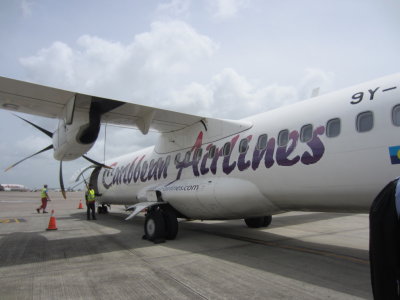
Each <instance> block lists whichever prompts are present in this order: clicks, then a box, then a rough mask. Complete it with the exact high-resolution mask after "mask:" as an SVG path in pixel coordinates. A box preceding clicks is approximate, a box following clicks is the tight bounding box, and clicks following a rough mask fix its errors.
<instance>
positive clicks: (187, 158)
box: [185, 151, 190, 163]
mask: <svg viewBox="0 0 400 300" xmlns="http://www.w3.org/2000/svg"><path fill="white" fill-rule="evenodd" d="M189 161H190V151H188V152H186V154H185V163H188V162H189Z"/></svg>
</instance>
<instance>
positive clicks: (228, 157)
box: [97, 75, 400, 219]
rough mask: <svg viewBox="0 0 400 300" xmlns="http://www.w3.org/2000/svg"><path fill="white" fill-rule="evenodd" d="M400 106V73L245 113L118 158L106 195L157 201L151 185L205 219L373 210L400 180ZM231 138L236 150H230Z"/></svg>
mask: <svg viewBox="0 0 400 300" xmlns="http://www.w3.org/2000/svg"><path fill="white" fill-rule="evenodd" d="M398 104H400V75H394V76H390V77H386V78H383V79H380V80H376V81H372V82H368V83H365V84H362V85H359V86H355V87H352V88H348V89H345V90H342V91H339V92H335V93H332V94H329V95H324V96H320V97H316V98H312V99H309V100H306V101H302V102H299V103H296V104H294V105H290V106H286V107H282V108H279V109H276V110H272V111H268V112H265V113H262V114H258V115H255V116H252V117H249V118H246V119H243V120H241V121H240V122H242V123H243V124H248V126H243V127H242V129H240V130H239V129H238V130H236V132H234V131H232V130H231V131H224V130H223V129H218V128H217V129H215V128H213V127H212V126H209V127H208V126H207V122H205V124H204V125H202V124H199V123H197V124H194V125H193V126H192V127H189V128H185V129H183V130H180V131H178V132H173V133H169V134H164V135H162V136H161V137H160V141H159V143H158V144H157V145H156V146H155V147H151V148H147V149H144V150H141V151H138V152H135V153H132V154H129V155H125V156H123V157H119V158H116V159H111V160H109V161H108V162H107V164H108V165H111V166H113V169H112V170H107V169H102V170H101V171H100V173H99V174H98V178H97V189H98V192H99V193H101V194H102V196H101V197H99V199H98V201H99V202H100V203H108V204H125V205H128V204H135V203H138V202H146V201H154V197H153V198H152V197H151V196H150V195H151V193H150V192H149V191H154V190H157V191H160V192H161V197H162V200H164V201H167V202H168V203H170V205H171V206H173V207H174V208H175V209H176V210H178V211H179V212H180V213H182V214H183V215H185V216H187V217H189V218H198V219H233V218H246V217H256V216H264V215H270V214H274V213H278V212H281V211H288V210H309V211H334V212H367V211H368V210H369V207H370V205H371V203H372V201H373V199H374V198H375V196H376V195H377V194H378V193H379V191H380V190H381V189H382V188H383V187H384V186H385V184H386V183H388V182H389V181H390V180H392V179H394V178H396V177H398V176H400V168H399V166H398V162H397V160H399V162H400V156H398V155H397V154H396V153H397V152H396V151H397V148H396V147H397V146H399V145H400V139H399V137H398V136H399V132H400V127H399V126H398V125H400V124H397V123H396V122H395V121H393V118H395V119H396V113H397V110H396V105H398ZM399 111H400V109H399ZM360 114H361V115H360ZM332 120H333V121H334V122H333V123H335V122H336V123H335V125H334V126H333V125H332V124H333V123H329V122H330V121H332ZM338 120H339V121H338ZM371 120H372V128H371V129H369V127H370V126H371ZM338 122H340V133H339V134H338V135H337V136H335V135H336V134H337V129H338V127H337V125H338ZM310 125H311V126H310ZM328 125H329V126H328ZM330 125H332V127H330ZM357 126H358V127H359V128H358V129H357ZM328 127H329V128H328ZM302 129H303V130H302ZM284 130H288V135H287V136H288V139H287V142H286V143H285V141H284V140H285V139H284V138H283V136H284V135H285V132H282V131H284ZM328 131H329V132H328ZM360 131H361V132H360ZM265 134H266V135H267V138H266V139H264V141H259V140H260V136H262V135H265ZM280 135H281V137H280ZM329 135H331V137H330V136H329ZM244 139H247V141H248V145H247V146H246V142H241V141H242V140H244ZM261 139H263V137H262V138H261ZM278 140H283V141H278ZM227 142H230V146H231V151H226V153H225V155H224V153H222V152H223V148H224V145H225V144H226V143H227ZM213 145H214V146H216V151H215V155H214V158H213V159H211V158H210V157H209V155H210V148H211V147H212V146H213ZM264 146H265V147H264ZM199 149H201V150H199ZM399 150H400V147H399ZM200 152H201V153H200ZM186 153H189V154H187V155H188V159H186V160H185V159H184V158H185V154H186ZM393 153H395V155H394V154H393ZM399 153H400V152H399ZM390 154H392V155H390ZM177 155H178V156H179V157H178V158H176V157H177ZM189 155H190V156H189ZM391 156H392V157H391Z"/></svg>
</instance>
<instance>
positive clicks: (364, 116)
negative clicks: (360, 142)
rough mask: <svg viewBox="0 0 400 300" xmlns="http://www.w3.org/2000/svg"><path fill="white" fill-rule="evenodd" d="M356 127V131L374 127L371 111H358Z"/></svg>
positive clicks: (368, 129) (364, 130) (365, 130)
mask: <svg viewBox="0 0 400 300" xmlns="http://www.w3.org/2000/svg"><path fill="white" fill-rule="evenodd" d="M356 127H357V131H358V132H367V131H370V130H371V129H372V127H374V116H373V114H372V111H366V112H363V113H360V114H359V115H358V116H357V122H356Z"/></svg>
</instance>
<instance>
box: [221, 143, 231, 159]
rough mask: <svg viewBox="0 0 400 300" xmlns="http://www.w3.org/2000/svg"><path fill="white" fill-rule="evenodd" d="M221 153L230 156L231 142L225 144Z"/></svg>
mask: <svg viewBox="0 0 400 300" xmlns="http://www.w3.org/2000/svg"><path fill="white" fill-rule="evenodd" d="M222 153H223V155H224V156H228V155H229V154H231V142H227V143H225V145H224V148H223V152H222Z"/></svg>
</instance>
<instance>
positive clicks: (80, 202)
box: [78, 200, 83, 209]
mask: <svg viewBox="0 0 400 300" xmlns="http://www.w3.org/2000/svg"><path fill="white" fill-rule="evenodd" d="M78 209H83V205H82V200H79V206H78Z"/></svg>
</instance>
